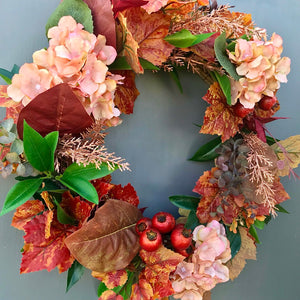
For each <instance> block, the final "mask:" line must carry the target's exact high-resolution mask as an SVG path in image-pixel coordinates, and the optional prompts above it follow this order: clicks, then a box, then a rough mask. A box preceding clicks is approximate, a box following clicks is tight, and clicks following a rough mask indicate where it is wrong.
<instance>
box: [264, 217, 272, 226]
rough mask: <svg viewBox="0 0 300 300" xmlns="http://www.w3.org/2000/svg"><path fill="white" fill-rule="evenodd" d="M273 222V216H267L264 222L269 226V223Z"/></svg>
mask: <svg viewBox="0 0 300 300" xmlns="http://www.w3.org/2000/svg"><path fill="white" fill-rule="evenodd" d="M271 220H272V217H271V216H266V218H265V220H264V222H265V224H269V222H270V221H271Z"/></svg>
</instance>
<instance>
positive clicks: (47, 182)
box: [38, 179, 67, 193]
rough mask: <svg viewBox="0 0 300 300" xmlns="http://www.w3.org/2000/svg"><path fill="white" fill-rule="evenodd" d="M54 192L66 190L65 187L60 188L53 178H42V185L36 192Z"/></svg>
mask: <svg viewBox="0 0 300 300" xmlns="http://www.w3.org/2000/svg"><path fill="white" fill-rule="evenodd" d="M44 191H47V192H56V193H63V192H65V191H67V189H62V187H61V186H60V185H59V184H58V182H57V181H55V180H53V179H44V181H43V187H41V188H40V189H39V190H38V192H39V193H41V192H44Z"/></svg>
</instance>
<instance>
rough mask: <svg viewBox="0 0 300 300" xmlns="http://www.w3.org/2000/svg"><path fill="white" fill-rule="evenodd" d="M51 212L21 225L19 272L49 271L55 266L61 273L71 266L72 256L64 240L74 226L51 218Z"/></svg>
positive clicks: (74, 228)
mask: <svg viewBox="0 0 300 300" xmlns="http://www.w3.org/2000/svg"><path fill="white" fill-rule="evenodd" d="M52 214H53V212H52V211H46V212H44V213H43V214H41V215H38V216H36V217H35V218H33V219H32V220H31V221H29V222H27V223H26V224H25V226H24V227H23V228H24V231H25V233H26V234H25V236H24V241H25V244H24V247H23V250H24V251H23V253H22V263H21V268H20V273H29V272H34V271H40V270H43V269H47V270H48V271H51V270H52V269H54V268H55V267H57V268H58V270H59V272H60V273H61V272H64V271H66V270H68V269H69V268H70V267H71V265H72V263H73V261H74V258H73V257H72V255H71V254H70V251H69V250H68V248H67V247H66V245H65V243H64V240H65V238H66V237H67V236H68V235H70V234H71V233H72V232H73V231H75V230H76V227H74V226H69V225H63V224H61V223H59V222H58V221H57V219H56V217H54V218H53V219H52V216H53V215H52ZM51 215H52V216H51Z"/></svg>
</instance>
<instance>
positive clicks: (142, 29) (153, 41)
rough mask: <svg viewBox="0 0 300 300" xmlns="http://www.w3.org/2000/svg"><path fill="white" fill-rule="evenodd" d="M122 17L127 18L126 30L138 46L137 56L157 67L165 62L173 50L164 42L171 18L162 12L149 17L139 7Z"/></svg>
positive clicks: (172, 47) (129, 10)
mask: <svg viewBox="0 0 300 300" xmlns="http://www.w3.org/2000/svg"><path fill="white" fill-rule="evenodd" d="M124 17H125V18H127V28H128V30H129V31H130V32H131V34H132V36H133V38H134V39H135V40H136V41H137V43H138V45H139V49H138V55H139V56H140V57H142V58H144V59H146V60H148V61H150V62H151V63H153V64H154V65H157V66H159V65H161V64H162V63H163V62H165V61H166V60H167V58H168V57H169V56H170V54H171V52H172V50H173V49H174V46H172V45H171V44H169V43H167V42H165V41H164V38H165V37H166V36H167V35H168V33H169V26H170V20H171V17H170V16H168V15H166V14H164V13H163V12H162V11H158V12H156V13H152V14H150V15H149V14H148V13H147V12H146V11H145V10H144V9H142V8H140V7H137V8H130V9H127V10H126V11H124ZM137 24H138V26H137Z"/></svg>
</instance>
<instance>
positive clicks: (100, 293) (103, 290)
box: [97, 282, 108, 297]
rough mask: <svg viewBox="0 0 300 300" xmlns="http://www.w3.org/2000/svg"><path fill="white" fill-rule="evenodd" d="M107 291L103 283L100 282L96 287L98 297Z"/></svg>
mask: <svg viewBox="0 0 300 300" xmlns="http://www.w3.org/2000/svg"><path fill="white" fill-rule="evenodd" d="M107 290H108V288H107V286H106V285H105V283H104V282H100V284H99V285H98V291H97V294H98V297H100V296H101V295H102V294H103V293H104V292H105V291H107Z"/></svg>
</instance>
